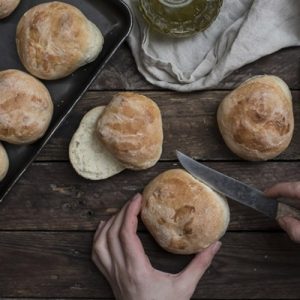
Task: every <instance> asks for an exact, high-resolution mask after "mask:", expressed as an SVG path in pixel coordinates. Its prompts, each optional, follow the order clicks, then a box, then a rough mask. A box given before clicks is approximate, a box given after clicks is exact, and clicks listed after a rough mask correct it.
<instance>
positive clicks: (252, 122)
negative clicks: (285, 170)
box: [217, 75, 294, 161]
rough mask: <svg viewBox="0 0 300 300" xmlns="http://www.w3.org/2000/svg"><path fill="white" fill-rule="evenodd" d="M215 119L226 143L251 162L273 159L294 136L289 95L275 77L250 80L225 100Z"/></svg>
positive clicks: (284, 86)
mask: <svg viewBox="0 0 300 300" xmlns="http://www.w3.org/2000/svg"><path fill="white" fill-rule="evenodd" d="M217 119H218V124H219V129H220V132H221V134H222V136H223V138H224V141H225V143H226V144H227V146H228V147H229V148H230V149H231V151H232V152H234V153H235V154H236V155H238V156H240V157H241V158H243V159H246V160H250V161H259V160H268V159H272V158H274V157H276V156H277V155H279V154H280V153H282V152H283V151H284V150H285V149H286V148H287V147H288V146H289V144H290V142H291V139H292V136H293V132H294V115H293V104H292V95H291V92H290V90H289V88H288V86H287V85H286V83H285V82H284V81H283V80H281V79H280V78H278V77H276V76H267V75H264V76H256V77H253V78H251V79H249V80H247V81H246V82H244V83H243V84H242V85H240V86H239V87H238V88H237V89H235V90H234V91H232V92H231V93H230V94H229V95H228V96H226V97H225V99H224V100H223V101H222V103H221V104H220V106H219V109H218V115H217Z"/></svg>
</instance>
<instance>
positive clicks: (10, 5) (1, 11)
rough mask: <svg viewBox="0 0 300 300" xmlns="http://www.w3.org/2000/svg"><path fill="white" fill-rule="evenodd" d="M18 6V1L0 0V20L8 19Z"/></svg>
mask: <svg viewBox="0 0 300 300" xmlns="http://www.w3.org/2000/svg"><path fill="white" fill-rule="evenodd" d="M19 4H20V0H0V19H3V18H6V17H8V16H9V15H10V14H11V13H13V11H14V10H15V9H16V8H17V6H18V5H19Z"/></svg>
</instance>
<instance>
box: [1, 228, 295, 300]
mask: <svg viewBox="0 0 300 300" xmlns="http://www.w3.org/2000/svg"><path fill="white" fill-rule="evenodd" d="M140 237H141V239H142V242H143V244H144V247H145V249H146V253H147V254H148V255H149V257H150V259H151V262H152V263H153V265H154V266H155V267H156V268H158V269H160V270H163V271H167V272H172V273H176V272H178V271H180V270H181V269H182V268H183V267H184V266H185V265H186V264H187V263H188V261H190V259H191V257H190V256H178V255H171V254H168V253H166V252H164V251H162V250H161V249H160V248H159V247H158V246H157V245H156V244H155V242H154V241H153V239H152V238H151V237H150V236H149V235H148V234H140ZM91 243H92V233H67V232H60V233H47V232H1V233H0V262H1V272H0V295H1V297H18V298H20V297H29V298H30V297H35V298H38V297H40V298H43V297H47V298H64V297H66V298H69V297H70V298H79V297H86V298H100V299H103V298H110V297H112V293H111V290H110V288H109V286H108V284H107V282H106V281H105V280H104V278H103V277H102V275H100V274H99V272H98V270H97V269H96V267H94V265H93V264H92V262H91V260H90V252H91ZM299 269H300V256H299V245H296V244H293V243H292V242H291V241H289V240H288V238H287V236H286V235H285V234H283V233H228V234H226V236H225V237H224V238H223V247H222V249H221V251H220V253H219V254H218V255H217V257H216V259H215V260H214V262H213V265H212V267H211V268H210V269H209V271H208V272H207V273H206V274H205V276H204V278H203V279H202V281H201V282H200V284H199V286H198V288H197V290H196V293H195V296H194V299H204V298H205V299H254V298H256V299H257V298H259V299H262V298H264V299H275V298H276V299H279V298H284V299H299V294H300V285H299V280H300V273H299Z"/></svg>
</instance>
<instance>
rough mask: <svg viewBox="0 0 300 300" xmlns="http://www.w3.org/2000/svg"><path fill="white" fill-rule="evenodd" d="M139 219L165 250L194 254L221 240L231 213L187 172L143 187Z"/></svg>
mask: <svg viewBox="0 0 300 300" xmlns="http://www.w3.org/2000/svg"><path fill="white" fill-rule="evenodd" d="M141 217H142V221H143V222H144V224H145V226H146V227H147V229H148V230H149V231H150V233H151V234H152V235H153V237H154V238H155V240H156V241H157V242H158V244H159V245H160V246H161V247H163V248H164V249H165V250H167V251H169V252H172V253H176V254H193V253H197V252H199V251H201V250H203V249H204V248H206V247H208V246H209V245H211V244H212V243H213V242H215V241H217V240H219V239H220V238H221V237H222V236H223V234H224V233H225V231H226V229H227V227H228V223H229V218H230V212H229V207H228V204H227V201H226V199H225V198H224V197H222V196H220V195H219V194H217V193H216V192H214V191H213V190H211V189H210V188H209V187H208V186H206V185H204V184H203V183H201V182H200V181H198V180H196V179H195V178H194V177H192V176H191V175H190V174H188V173H187V172H186V171H184V170H180V169H173V170H169V171H166V172H164V173H162V174H160V175H159V176H157V177H156V178H155V179H153V180H152V181H151V182H150V183H149V184H148V185H147V186H146V187H145V189H144V192H143V203H142V211H141Z"/></svg>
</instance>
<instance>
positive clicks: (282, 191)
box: [265, 182, 300, 198]
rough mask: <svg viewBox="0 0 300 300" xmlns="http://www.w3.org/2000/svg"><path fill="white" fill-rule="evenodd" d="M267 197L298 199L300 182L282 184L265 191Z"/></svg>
mask: <svg viewBox="0 0 300 300" xmlns="http://www.w3.org/2000/svg"><path fill="white" fill-rule="evenodd" d="M265 195H266V196H268V197H289V198H300V182H283V183H278V184H276V185H274V186H273V187H271V188H269V189H267V190H266V191H265Z"/></svg>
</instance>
